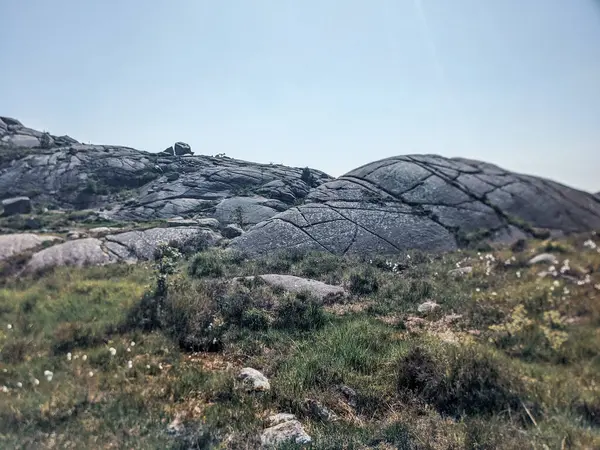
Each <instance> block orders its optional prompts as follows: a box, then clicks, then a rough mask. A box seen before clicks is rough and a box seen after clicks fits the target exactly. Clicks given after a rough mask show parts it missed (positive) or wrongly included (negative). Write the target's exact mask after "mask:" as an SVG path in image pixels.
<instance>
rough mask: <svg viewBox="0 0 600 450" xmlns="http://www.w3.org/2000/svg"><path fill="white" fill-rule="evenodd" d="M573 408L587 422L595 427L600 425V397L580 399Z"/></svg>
mask: <svg viewBox="0 0 600 450" xmlns="http://www.w3.org/2000/svg"><path fill="white" fill-rule="evenodd" d="M573 409H574V411H575V413H576V414H578V415H580V416H581V417H582V418H583V420H585V421H586V422H587V423H589V424H590V425H592V426H595V427H600V398H596V399H594V400H592V401H579V402H577V403H576V404H575V406H574V408H573Z"/></svg>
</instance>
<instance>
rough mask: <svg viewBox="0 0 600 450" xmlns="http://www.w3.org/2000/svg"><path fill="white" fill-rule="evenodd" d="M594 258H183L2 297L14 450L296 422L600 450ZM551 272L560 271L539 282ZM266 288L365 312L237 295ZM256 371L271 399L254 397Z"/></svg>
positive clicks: (167, 439) (4, 400) (30, 282)
mask: <svg viewBox="0 0 600 450" xmlns="http://www.w3.org/2000/svg"><path fill="white" fill-rule="evenodd" d="M594 242H595V243H600V238H599V237H598V236H596V235H595V234H593V235H587V236H576V237H572V238H569V239H564V240H560V241H531V242H527V243H519V245H516V246H513V248H496V249H487V250H486V251H481V252H478V251H477V250H472V251H462V252H455V253H451V254H445V255H438V256H434V255H426V254H422V253H416V252H409V253H407V254H404V255H398V256H397V257H395V258H388V259H385V258H373V259H371V260H359V259H351V258H338V257H334V256H331V255H325V254H316V253H315V254H308V255H294V254H286V255H271V256H270V257H269V258H265V259H262V260H255V261H246V260H244V259H243V258H241V257H239V256H237V255H234V254H229V253H226V252H224V251H223V250H211V251H207V252H204V253H200V254H197V255H195V256H192V257H191V258H190V259H188V260H185V259H183V258H181V259H178V257H177V256H178V255H177V253H176V252H172V251H171V250H170V249H165V251H164V252H163V253H162V255H161V257H160V258H159V260H158V261H157V263H156V264H154V265H147V266H142V265H139V266H127V265H120V266H111V267H102V268H89V269H78V270H75V269H62V270H57V271H54V272H52V273H47V274H45V275H44V276H41V277H37V278H25V279H18V280H15V279H10V278H5V279H2V280H0V349H1V352H0V389H1V391H0V447H1V448H31V449H34V448H35V449H38V448H77V449H80V448H93V449H98V448H143V449H152V448H156V449H165V448H249V449H252V448H257V447H258V446H259V441H258V437H259V435H260V433H261V431H262V429H263V428H264V427H265V419H266V417H267V416H269V415H270V414H272V413H277V412H291V413H294V414H296V415H297V416H298V418H299V419H300V421H301V422H302V423H303V424H304V425H305V428H306V431H307V432H308V433H309V434H310V435H311V436H312V438H313V447H312V448H318V449H338V448H349V449H350V448H352V449H362V448H379V449H395V448H398V449H429V448H432V449H450V448H452V449H471V448H477V449H496V448H505V449H527V448H536V449H542V448H551V449H567V448H573V449H575V448H577V449H579V448H590V449H593V448H600V327H599V325H600V273H599V271H600V252H599V251H598V248H593V247H594V244H593V243H594ZM542 252H548V253H551V254H553V255H555V257H556V258H557V260H558V262H557V263H556V264H552V263H541V264H537V265H532V266H528V265H527V264H526V262H527V261H528V260H529V259H530V258H531V257H532V256H534V255H537V254H540V253H542ZM551 266H553V267H551ZM465 267H472V271H471V272H470V273H464V274H462V275H461V274H457V273H456V272H454V273H449V271H451V270H454V269H457V268H465ZM465 272H467V271H465ZM540 272H547V273H546V276H544V277H542V276H540ZM262 273H284V274H294V275H298V276H303V277H309V278H315V279H318V280H321V281H324V282H327V283H332V284H340V285H344V286H346V287H347V289H348V290H349V291H350V293H351V296H350V297H349V298H348V299H346V300H345V301H341V302H326V304H321V303H319V302H318V301H316V300H315V299H312V298H310V296H306V295H299V296H295V295H290V294H287V293H284V292H281V291H279V290H277V289H275V290H274V289H272V288H269V287H268V286H266V285H265V284H263V283H259V282H244V283H238V284H231V283H225V280H227V279H230V278H231V277H234V276H241V275H253V274H262ZM428 300H430V301H434V302H436V303H437V304H438V305H439V307H438V308H437V309H434V310H433V311H430V312H419V311H418V306H419V305H421V304H422V303H423V302H425V301H428ZM248 366H250V367H253V368H256V369H259V370H261V371H262V372H263V373H264V374H265V375H267V377H268V378H269V379H270V381H271V386H272V388H271V390H270V391H269V392H266V393H258V394H257V393H254V394H252V393H247V392H246V391H245V390H244V389H242V388H241V386H240V385H239V382H238V381H237V379H236V375H237V373H238V371H239V369H240V368H242V367H248ZM348 388H351V389H350V390H349V389H348ZM353 391H354V392H353ZM308 400H318V401H319V402H320V403H321V404H322V405H324V406H325V407H326V408H328V409H329V410H330V411H332V412H333V413H335V415H336V419H335V420H324V419H325V418H324V417H323V415H322V414H319V413H318V412H315V409H314V408H311V407H310V405H311V402H310V401H308ZM176 418H177V421H178V422H179V421H180V422H181V423H183V424H184V425H185V431H184V432H182V433H179V434H174V435H173V434H169V433H168V432H167V427H168V425H169V424H170V423H172V422H173V420H174V419H176ZM286 448H294V447H290V446H288V447H286Z"/></svg>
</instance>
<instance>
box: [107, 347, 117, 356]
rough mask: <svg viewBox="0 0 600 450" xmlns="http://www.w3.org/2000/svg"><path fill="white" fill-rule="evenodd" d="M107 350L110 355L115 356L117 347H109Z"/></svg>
mask: <svg viewBox="0 0 600 450" xmlns="http://www.w3.org/2000/svg"><path fill="white" fill-rule="evenodd" d="M108 351H109V352H110V356H115V355H116V354H117V349H116V348H114V347H111V348H109V349H108Z"/></svg>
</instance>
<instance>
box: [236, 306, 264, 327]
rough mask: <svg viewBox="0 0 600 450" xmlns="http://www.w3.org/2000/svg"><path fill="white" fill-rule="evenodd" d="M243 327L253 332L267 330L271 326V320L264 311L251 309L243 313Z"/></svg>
mask: <svg viewBox="0 0 600 450" xmlns="http://www.w3.org/2000/svg"><path fill="white" fill-rule="evenodd" d="M241 325H242V327H244V328H248V329H250V330H253V331H261V330H266V329H268V328H269V326H270V325H271V318H270V317H269V315H268V314H267V312H266V311H264V310H262V309H258V308H250V309H248V310H246V311H244V312H243V313H242V317H241Z"/></svg>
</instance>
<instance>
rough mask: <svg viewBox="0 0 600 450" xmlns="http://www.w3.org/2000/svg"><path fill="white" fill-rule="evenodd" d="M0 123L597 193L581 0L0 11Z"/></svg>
mask: <svg viewBox="0 0 600 450" xmlns="http://www.w3.org/2000/svg"><path fill="white" fill-rule="evenodd" d="M0 54H1V55H2V58H3V69H2V70H1V71H0V99H1V101H0V115H6V116H10V117H14V118H16V119H18V120H20V121H22V122H23V124H24V125H25V126H28V127H31V128H35V129H43V130H47V131H49V132H51V133H52V134H57V135H62V134H68V135H70V136H72V137H73V138H75V139H77V140H79V141H81V142H86V143H87V142H91V143H95V144H112V145H123V146H128V147H134V148H137V149H140V150H146V151H152V152H157V151H161V150H163V149H165V148H166V147H168V146H169V145H171V144H172V143H173V142H175V141H184V142H187V143H189V144H190V145H191V146H192V150H193V151H194V152H195V153H196V154H209V155H214V154H217V153H226V154H227V155H228V156H231V157H233V158H238V159H244V160H250V161H257V162H263V163H268V162H273V163H281V164H286V165H291V166H299V167H303V166H311V167H314V168H316V169H319V170H322V171H324V172H327V173H329V174H330V175H333V176H339V175H342V174H343V173H345V172H348V171H350V170H352V169H354V168H355V167H358V166H361V165H363V164H366V163H369V162H371V161H375V160H378V159H383V158H387V157H390V156H396V155H402V154H412V153H434V154H440V155H443V156H450V157H453V156H461V157H465V158H471V159H478V160H482V161H487V162H490V163H494V164H497V165H499V166H501V167H503V168H505V169H509V170H514V171H517V172H521V173H529V174H534V175H540V176H544V177H547V178H550V179H553V180H555V181H558V182H561V183H563V184H567V185H570V186H573V187H576V188H579V189H583V190H587V191H591V192H598V191H600V174H599V173H598V169H599V168H600V5H599V4H598V2H597V1H595V0H582V1H579V2H564V1H562V0H545V1H542V0H529V1H528V2H526V4H523V3H522V2H517V1H516V0H505V1H504V2H495V3H494V4H491V3H490V2H485V3H484V2H481V1H478V0H455V1H454V2H448V1H447V0H404V1H402V0H396V1H391V0H378V1H372V2H367V1H359V0H352V1H347V2H341V1H333V0H330V1H325V2H317V1H314V0H307V1H305V2H301V3H300V2H292V1H291V0H286V1H283V0H282V1H280V2H273V1H271V2H269V1H267V0H256V1H254V2H252V3H251V4H250V2H243V1H241V0H232V1H231V2H228V4H227V5H226V4H221V3H216V2H208V1H202V0H181V1H179V2H177V3H173V4H171V3H167V2H166V1H157V0H151V1H147V2H144V3H142V2H137V3H136V4H134V2H127V3H125V2H120V1H117V0H107V1H105V2H85V3H84V2H78V1H75V0H55V1H53V2H47V1H44V0H21V1H20V2H3V3H2V4H1V5H0Z"/></svg>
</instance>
